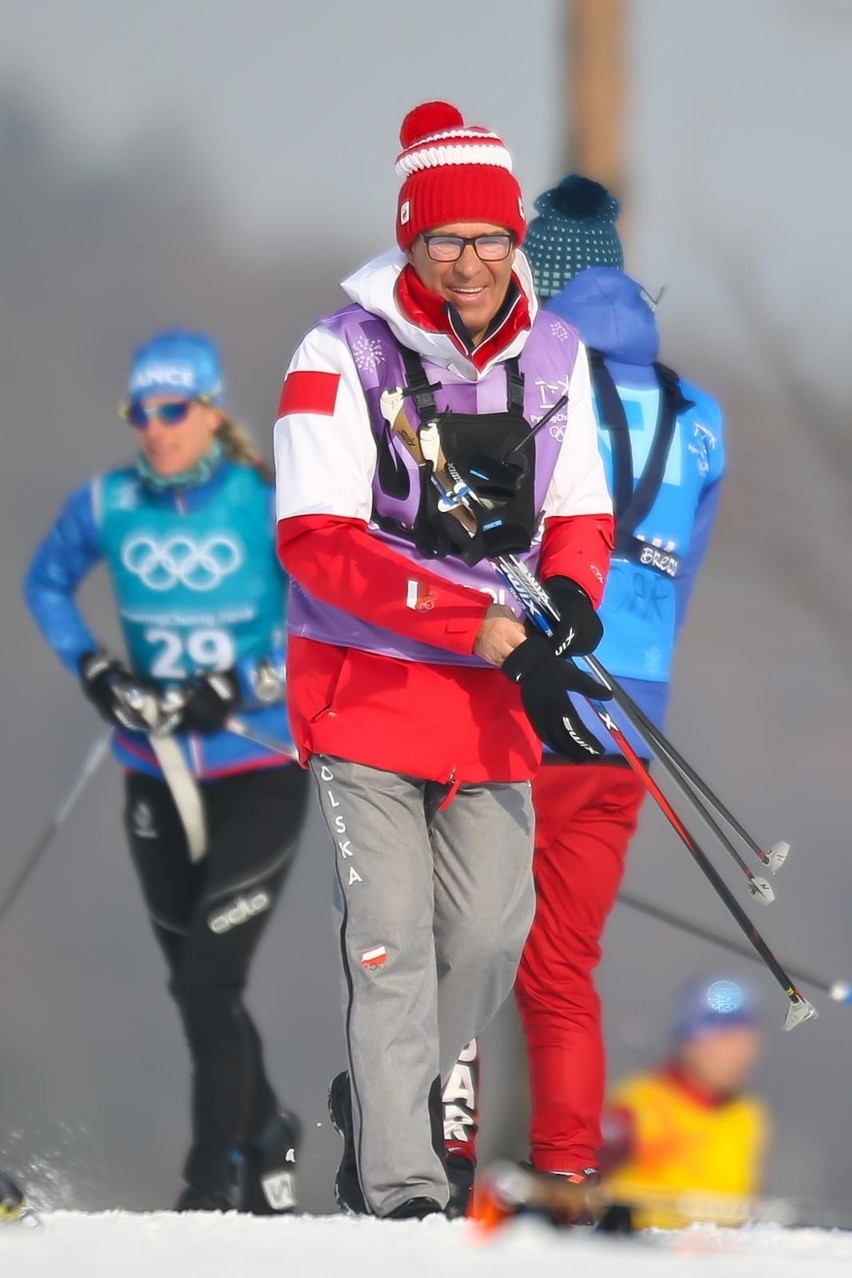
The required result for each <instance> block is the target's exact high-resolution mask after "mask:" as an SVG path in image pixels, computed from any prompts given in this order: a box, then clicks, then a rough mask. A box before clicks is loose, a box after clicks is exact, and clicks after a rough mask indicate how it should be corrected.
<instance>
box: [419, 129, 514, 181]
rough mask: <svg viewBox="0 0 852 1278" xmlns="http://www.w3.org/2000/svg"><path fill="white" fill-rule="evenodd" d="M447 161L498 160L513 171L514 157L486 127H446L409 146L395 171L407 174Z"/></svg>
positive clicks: (484, 161) (487, 161) (479, 161)
mask: <svg viewBox="0 0 852 1278" xmlns="http://www.w3.org/2000/svg"><path fill="white" fill-rule="evenodd" d="M444 164H495V165H497V167H498V168H500V169H507V170H508V171H509V172H510V173H511V172H512V157H511V155H510V154H509V152H508V151H507V150H506V147H505V145H504V143H503V141H502V139H501V138H499V137H498V136H497V134H496V133H488V132H486V130H485V129H445V130H444V131H443V132H441V133H433V134H432V135H431V136H430V137H427V138H423V139H422V141H420V142H417V143H415V145H414V146H412V147H408V149H407V150H405V151H403V152H402V154H401V155H398V156H397V160H396V165H395V168H396V173H397V176H398V177H401V178H407V177H410V176H411V174H412V173H419V172H420V171H421V170H422V169H437V168H440V167H441V166H442V165H444Z"/></svg>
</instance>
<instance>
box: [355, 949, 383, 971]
mask: <svg viewBox="0 0 852 1278" xmlns="http://www.w3.org/2000/svg"><path fill="white" fill-rule="evenodd" d="M387 961H388V952H387V948H386V947H385V946H384V945H374V946H373V948H372V949H371V950H365V951H364V953H363V954H362V955H361V966H362V967H365V968H368V969H369V970H370V971H372V970H374V969H375V968H377V967H384V965H385V963H387Z"/></svg>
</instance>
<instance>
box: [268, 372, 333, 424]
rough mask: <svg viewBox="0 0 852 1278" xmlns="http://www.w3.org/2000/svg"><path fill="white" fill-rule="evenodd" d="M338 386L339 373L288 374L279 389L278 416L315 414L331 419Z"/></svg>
mask: <svg viewBox="0 0 852 1278" xmlns="http://www.w3.org/2000/svg"><path fill="white" fill-rule="evenodd" d="M339 384H340V374H339V373H312V372H310V371H308V370H305V371H302V372H296V373H288V374H287V376H286V377H285V378H284V385H283V386H282V387H281V399H280V400H279V402H278V416H279V417H286V416H287V414H288V413H316V414H317V415H318V416H320V417H332V416H333V415H334V405H335V404H336V403H337V387H338V386H339Z"/></svg>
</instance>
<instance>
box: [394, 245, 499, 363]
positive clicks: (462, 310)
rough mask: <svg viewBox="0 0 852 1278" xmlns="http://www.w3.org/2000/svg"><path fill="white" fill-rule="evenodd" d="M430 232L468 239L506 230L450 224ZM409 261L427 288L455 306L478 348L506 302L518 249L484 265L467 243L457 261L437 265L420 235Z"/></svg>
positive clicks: (471, 246) (409, 255)
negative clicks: (500, 259)
mask: <svg viewBox="0 0 852 1278" xmlns="http://www.w3.org/2000/svg"><path fill="white" fill-rule="evenodd" d="M428 233H429V234H430V235H461V236H463V237H464V238H466V239H469V238H472V237H473V236H476V235H505V234H506V228H505V226H497V225H495V223H494V222H450V223H449V224H447V225H446V226H435V227H432V229H431V230H430V231H429V232H428ZM408 260H409V261H410V262H411V264H412V266H413V267H414V269H415V271H416V272H417V274H418V276H419V277H420V280H421V281H422V283H423V284H424V285H425V286H426V288H428V289H429V290H430V291H431V292H432V293H437V295H438V296H439V297H443V298H444V299H445V301H447V302H451V303H452V304H453V306H454V307H455V308H456V310H457V311H458V313H459V315H460V316H461V320H462V323H463V324H464V326H465V328H466V329H467V331H468V333H469V334H470V337H471V340H472V341H473V344H474V345H475V346H476V345H478V344H479V343H480V342H481V341H482V338H483V337H484V336H485V332H486V330H487V328H488V325H489V324H490V323H491V321H492V320H493V318H494V316H495V315H496V314H497V312H498V311H499V309H500V307H501V306H502V305H503V302H504V301H505V299H506V293H507V292H508V289H509V282H510V280H511V278H512V267H513V265H514V262H515V250H514V249H512V250H511V251H510V253H509V256H508V257H506V258H504V259H503V260H502V261H500V262H483V261H482V260H481V259H480V258H479V257H477V254H476V249H475V248H474V247H473V245H472V244H466V245H465V248H464V251H463V252H462V255H461V257H460V258H458V260H457V261H455V262H435V261H433V260H432V258H431V257H430V256H429V253H428V251H427V248H426V242H425V241H424V239H423V237H422V236H419V235H418V237H417V239H416V240H415V241H414V243H413V244H412V246H411V248H410V249H409V250H408Z"/></svg>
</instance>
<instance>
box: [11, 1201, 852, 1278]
mask: <svg viewBox="0 0 852 1278" xmlns="http://www.w3.org/2000/svg"><path fill="white" fill-rule="evenodd" d="M44 1220H45V1227H44V1229H42V1230H41V1231H38V1232H36V1231H34V1230H27V1229H22V1228H20V1227H18V1226H4V1227H3V1228H2V1229H0V1274H2V1275H3V1278H19V1275H20V1276H21V1278H30V1275H32V1278H42V1276H44V1275H51V1278H53V1276H54V1275H55V1276H56V1278H59V1276H60V1275H61V1276H62V1278H107V1276H108V1278H154V1276H156V1278H172V1275H176V1276H177V1275H179V1276H180V1278H196V1276H197V1278H220V1275H221V1276H222V1278H224V1276H225V1275H227V1276H228V1278H234V1275H235V1274H240V1273H241V1272H242V1273H244V1274H247V1275H249V1276H250V1278H267V1276H269V1278H272V1275H274V1276H275V1278H281V1275H282V1274H284V1275H287V1278H379V1276H381V1275H389V1276H390V1278H434V1276H435V1275H436V1274H447V1275H452V1274H457V1275H463V1278H504V1276H505V1278H510V1276H511V1278H517V1275H518V1274H519V1272H521V1271H522V1270H523V1268H524V1267H525V1266H529V1269H530V1272H532V1271H533V1270H534V1272H535V1275H536V1278H550V1276H551V1275H553V1278H556V1276H557V1275H558V1276H559V1278H585V1275H589V1278H623V1276H625V1275H629V1278H656V1276H657V1275H666V1274H672V1275H673V1276H674V1278H692V1276H693V1275H696V1276H699V1275H700V1276H703V1275H717V1274H718V1275H722V1274H724V1275H726V1278H754V1274H755V1270H756V1267H757V1266H760V1268H761V1269H762V1270H763V1273H764V1274H766V1275H771V1276H772V1278H792V1276H793V1275H796V1278H805V1275H807V1278H811V1275H816V1276H820V1275H823V1274H824V1275H834V1274H837V1275H840V1274H850V1275H852V1234H840V1233H830V1232H827V1231H823V1230H798V1231H788V1230H784V1229H781V1228H778V1227H773V1226H761V1227H755V1228H753V1229H748V1230H742V1231H737V1232H733V1231H728V1230H719V1229H712V1228H706V1227H701V1228H698V1227H696V1228H695V1229H692V1230H687V1231H684V1232H682V1233H679V1234H671V1235H666V1236H665V1240H664V1241H663V1239H662V1238H660V1239H659V1240H649V1241H647V1242H640V1241H629V1242H620V1241H617V1240H612V1241H611V1240H606V1239H602V1238H592V1237H589V1236H581V1235H580V1234H579V1233H573V1234H572V1233H556V1232H554V1231H553V1230H551V1229H548V1228H545V1227H544V1226H541V1225H535V1224H518V1225H515V1226H514V1227H513V1228H512V1229H511V1230H507V1231H506V1232H504V1233H502V1234H500V1235H499V1236H498V1237H497V1238H496V1239H495V1240H494V1241H488V1242H482V1241H480V1240H479V1239H478V1238H477V1237H476V1236H475V1235H474V1234H473V1233H472V1232H471V1229H470V1227H469V1226H468V1225H465V1224H462V1223H455V1224H449V1223H448V1222H446V1221H444V1220H432V1221H425V1222H423V1223H420V1222H415V1221H406V1222H392V1223H391V1222H384V1223H382V1222H378V1221H371V1220H359V1221H353V1220H346V1219H343V1218H341V1217H322V1216H314V1217H310V1216H303V1217H300V1218H296V1219H291V1220H258V1219H254V1218H251V1217H244V1216H240V1217H237V1216H228V1217H225V1216H202V1215H196V1216H175V1215H174V1214H172V1213H167V1212H162V1213H158V1214H152V1215H131V1214H130V1213H127V1212H108V1213H104V1214H102V1215H89V1214H84V1213H81V1212H54V1213H51V1214H48V1215H46V1216H45V1218H44Z"/></svg>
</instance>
